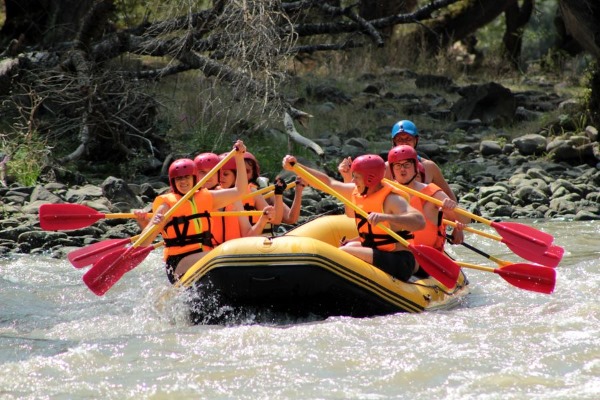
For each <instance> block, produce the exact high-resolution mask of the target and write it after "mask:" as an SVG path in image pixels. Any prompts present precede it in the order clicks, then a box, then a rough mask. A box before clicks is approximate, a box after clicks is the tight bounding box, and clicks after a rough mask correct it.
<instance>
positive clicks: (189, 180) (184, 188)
mask: <svg viewBox="0 0 600 400" xmlns="http://www.w3.org/2000/svg"><path fill="white" fill-rule="evenodd" d="M174 180H175V187H176V188H177V190H178V191H179V192H180V193H183V194H185V193H187V192H189V191H190V190H191V189H192V188H193V187H194V177H193V175H184V176H177V177H175V179H174Z"/></svg>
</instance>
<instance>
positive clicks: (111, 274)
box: [83, 246, 154, 296]
mask: <svg viewBox="0 0 600 400" xmlns="http://www.w3.org/2000/svg"><path fill="white" fill-rule="evenodd" d="M153 249H154V247H153V246H145V247H137V248H135V247H129V248H127V249H121V250H117V251H113V252H112V253H109V254H107V255H105V256H104V257H102V258H101V259H100V260H98V262H97V263H96V264H94V266H93V267H92V268H90V270H89V271H88V272H86V273H85V274H84V275H83V282H85V284H86V285H87V287H88V288H89V289H90V290H91V291H92V292H94V293H95V294H96V295H98V296H102V295H103V294H104V293H106V292H107V291H108V290H109V289H110V288H111V287H113V285H114V284H115V283H117V282H118V281H119V279H121V277H122V276H123V275H125V273H127V272H129V271H131V270H132V269H134V268H135V267H137V266H138V265H139V264H140V263H141V262H142V261H144V259H145V258H146V256H147V255H148V254H149V253H150V252H151V251H152V250H153Z"/></svg>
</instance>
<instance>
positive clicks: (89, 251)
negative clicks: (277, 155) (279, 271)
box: [67, 211, 263, 268]
mask: <svg viewBox="0 0 600 400" xmlns="http://www.w3.org/2000/svg"><path fill="white" fill-rule="evenodd" d="M209 214H210V215H211V216H215V217H241V216H243V217H250V216H252V217H253V216H261V215H262V214H263V212H262V211H213V212H211V213H209ZM139 237H140V235H137V236H134V237H132V238H127V239H108V240H104V241H102V242H97V243H93V244H91V245H89V246H86V247H82V248H81V249H77V250H73V251H72V252H70V253H69V254H68V256H67V258H68V259H69V261H70V262H71V264H72V265H73V266H74V267H75V268H83V267H85V266H88V265H91V264H93V263H95V262H96V261H98V260H99V259H101V258H102V257H103V256H105V255H106V254H108V253H111V252H113V251H115V250H117V249H118V248H121V247H125V246H127V245H128V244H130V243H133V242H135V241H136V240H137V239H138V238H139Z"/></svg>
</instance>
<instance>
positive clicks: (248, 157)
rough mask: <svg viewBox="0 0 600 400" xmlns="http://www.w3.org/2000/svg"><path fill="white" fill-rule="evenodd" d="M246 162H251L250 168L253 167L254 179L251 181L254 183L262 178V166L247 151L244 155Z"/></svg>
mask: <svg viewBox="0 0 600 400" xmlns="http://www.w3.org/2000/svg"><path fill="white" fill-rule="evenodd" d="M244 161H250V166H251V167H252V178H251V179H250V180H251V181H253V180H255V179H256V178H258V177H259V176H260V166H259V165H258V160H257V159H256V157H254V155H253V154H252V153H250V152H248V151H247V152H245V153H244Z"/></svg>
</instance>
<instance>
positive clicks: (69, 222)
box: [40, 203, 262, 230]
mask: <svg viewBox="0 0 600 400" xmlns="http://www.w3.org/2000/svg"><path fill="white" fill-rule="evenodd" d="M209 214H210V215H211V216H212V217H229V216H235V217H241V216H249V217H250V216H260V215H262V211H211V212H210V213H209ZM150 215H152V214H150ZM135 217H136V216H135V214H133V213H116V214H103V213H101V212H98V211H96V210H94V209H93V208H91V207H87V206H84V205H82V204H71V203H69V204H42V205H41V206H40V225H41V227H42V229H44V230H69V229H79V228H84V227H86V226H90V225H91V224H93V223H94V222H96V221H98V220H100V219H103V218H113V219H116V218H123V219H125V218H135Z"/></svg>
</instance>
